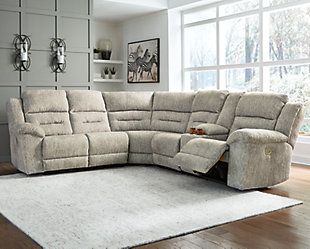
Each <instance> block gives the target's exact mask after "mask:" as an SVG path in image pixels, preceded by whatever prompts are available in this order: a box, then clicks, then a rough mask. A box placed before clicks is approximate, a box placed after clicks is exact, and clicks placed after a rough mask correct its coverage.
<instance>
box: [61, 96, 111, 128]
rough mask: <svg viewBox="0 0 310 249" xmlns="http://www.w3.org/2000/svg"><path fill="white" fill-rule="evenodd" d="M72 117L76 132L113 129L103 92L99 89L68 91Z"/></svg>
mask: <svg viewBox="0 0 310 249" xmlns="http://www.w3.org/2000/svg"><path fill="white" fill-rule="evenodd" d="M67 97H68V101H69V109H70V119H71V124H72V128H73V132H74V133H75V134H85V133H90V132H107V131H111V129H110V125H109V120H108V114H107V111H106V107H105V103H104V101H103V97H102V94H101V93H100V92H98V91H81V90H74V91H67Z"/></svg>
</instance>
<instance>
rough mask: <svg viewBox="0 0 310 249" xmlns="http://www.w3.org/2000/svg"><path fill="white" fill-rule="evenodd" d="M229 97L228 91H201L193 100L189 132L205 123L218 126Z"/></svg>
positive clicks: (188, 126)
mask: <svg viewBox="0 0 310 249" xmlns="http://www.w3.org/2000/svg"><path fill="white" fill-rule="evenodd" d="M227 96H228V91H216V90H211V91H199V92H198V93H196V95H195V98H194V100H193V104H192V108H191V115H190V119H189V122H188V125H187V132H188V131H189V129H190V128H191V127H196V126H197V125H199V124H203V123H212V124H216V122H217V120H218V118H219V115H220V113H221V111H222V109H223V106H224V103H225V101H226V98H227Z"/></svg>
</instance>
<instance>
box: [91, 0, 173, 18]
mask: <svg viewBox="0 0 310 249" xmlns="http://www.w3.org/2000/svg"><path fill="white" fill-rule="evenodd" d="M167 8H168V1H167V0H94V17H95V18H96V19H99V20H102V21H108V22H122V21H125V20H128V19H131V18H134V17H137V16H142V15H146V14H150V13H153V12H157V11H160V10H164V9H167Z"/></svg>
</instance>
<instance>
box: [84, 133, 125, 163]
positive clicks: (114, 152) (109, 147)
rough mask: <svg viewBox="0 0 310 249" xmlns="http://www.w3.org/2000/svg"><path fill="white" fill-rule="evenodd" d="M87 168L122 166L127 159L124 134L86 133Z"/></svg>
mask: <svg viewBox="0 0 310 249" xmlns="http://www.w3.org/2000/svg"><path fill="white" fill-rule="evenodd" d="M87 137H88V141H89V166H102V165H111V164H124V163H127V159H128V144H129V140H128V135H127V133H126V132H98V133H88V134H87Z"/></svg>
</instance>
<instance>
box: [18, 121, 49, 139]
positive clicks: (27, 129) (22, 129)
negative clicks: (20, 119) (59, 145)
mask: <svg viewBox="0 0 310 249" xmlns="http://www.w3.org/2000/svg"><path fill="white" fill-rule="evenodd" d="M13 132H14V133H15V134H20V135H32V136H34V137H40V138H44V137H45V132H44V130H43V129H42V128H41V127H40V126H38V125H35V124H31V123H22V124H16V125H14V126H13Z"/></svg>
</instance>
